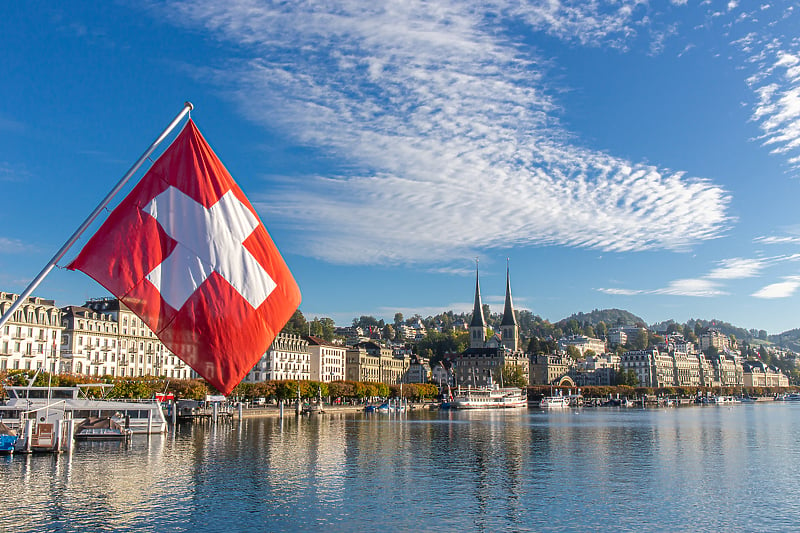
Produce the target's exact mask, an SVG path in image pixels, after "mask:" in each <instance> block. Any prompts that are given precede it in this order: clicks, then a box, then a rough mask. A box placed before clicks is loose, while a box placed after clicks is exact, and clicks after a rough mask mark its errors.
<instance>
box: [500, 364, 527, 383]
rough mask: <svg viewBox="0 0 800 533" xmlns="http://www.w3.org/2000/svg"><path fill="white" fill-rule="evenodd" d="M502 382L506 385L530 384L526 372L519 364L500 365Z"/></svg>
mask: <svg viewBox="0 0 800 533" xmlns="http://www.w3.org/2000/svg"><path fill="white" fill-rule="evenodd" d="M500 376H501V377H502V381H501V383H502V384H503V385H504V386H506V387H519V388H524V387H527V386H528V380H527V379H525V372H524V371H523V370H522V367H520V366H517V365H503V366H501V367H500Z"/></svg>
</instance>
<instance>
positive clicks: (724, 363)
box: [708, 354, 744, 387]
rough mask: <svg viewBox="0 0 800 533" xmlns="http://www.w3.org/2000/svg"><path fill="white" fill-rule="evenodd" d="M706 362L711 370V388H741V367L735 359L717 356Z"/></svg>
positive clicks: (727, 356) (722, 355) (721, 355)
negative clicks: (709, 364)
mask: <svg viewBox="0 0 800 533" xmlns="http://www.w3.org/2000/svg"><path fill="white" fill-rule="evenodd" d="M708 360H709V362H710V363H711V367H712V368H713V376H714V377H713V380H712V384H711V386H712V387H741V386H742V385H743V384H744V375H743V369H742V365H741V363H739V362H738V361H737V360H736V358H734V357H733V356H729V355H724V354H717V355H715V356H711V357H708Z"/></svg>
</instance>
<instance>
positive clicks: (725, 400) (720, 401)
mask: <svg viewBox="0 0 800 533" xmlns="http://www.w3.org/2000/svg"><path fill="white" fill-rule="evenodd" d="M710 400H711V403H713V404H716V405H730V404H732V403H739V400H738V399H736V398H734V397H733V396H712V397H711V398H710Z"/></svg>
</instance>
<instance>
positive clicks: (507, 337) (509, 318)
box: [500, 265, 519, 352]
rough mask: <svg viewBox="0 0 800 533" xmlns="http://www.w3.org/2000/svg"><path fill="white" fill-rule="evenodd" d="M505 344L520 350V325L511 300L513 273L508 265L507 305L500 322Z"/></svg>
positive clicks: (513, 349) (514, 350)
mask: <svg viewBox="0 0 800 533" xmlns="http://www.w3.org/2000/svg"><path fill="white" fill-rule="evenodd" d="M500 333H501V335H502V342H503V346H505V347H506V348H508V349H509V350H511V351H512V352H516V351H518V350H519V325H518V324H517V317H516V316H514V304H513V303H512V301H511V275H510V273H509V267H508V265H506V306H505V309H504V310H503V321H502V322H501V323H500Z"/></svg>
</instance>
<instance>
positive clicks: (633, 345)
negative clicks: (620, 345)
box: [628, 328, 649, 350]
mask: <svg viewBox="0 0 800 533" xmlns="http://www.w3.org/2000/svg"><path fill="white" fill-rule="evenodd" d="M648 344H649V338H648V334H647V330H646V329H644V328H639V329H638V330H636V333H634V334H633V335H631V336H630V337H628V346H629V347H630V349H631V350H644V349H646V348H647V345H648Z"/></svg>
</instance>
